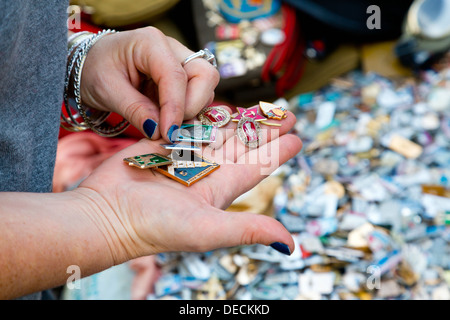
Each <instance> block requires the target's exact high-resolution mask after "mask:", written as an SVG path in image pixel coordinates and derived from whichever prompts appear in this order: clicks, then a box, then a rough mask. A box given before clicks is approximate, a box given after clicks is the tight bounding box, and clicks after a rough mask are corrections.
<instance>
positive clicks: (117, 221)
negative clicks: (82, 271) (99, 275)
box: [70, 187, 142, 266]
mask: <svg viewBox="0 0 450 320" xmlns="http://www.w3.org/2000/svg"><path fill="white" fill-rule="evenodd" d="M70 192H73V194H74V198H75V199H76V202H77V203H78V205H77V206H78V208H79V211H80V214H81V215H82V216H83V217H84V219H85V220H86V224H88V225H89V229H90V230H91V232H92V233H93V234H96V235H97V237H96V240H95V241H96V243H99V244H102V245H100V246H99V249H101V250H102V253H103V254H105V256H107V257H109V261H110V262H109V263H110V266H113V265H118V264H121V263H123V262H126V261H128V260H131V259H133V258H137V257H139V256H141V255H142V253H141V250H140V249H138V248H139V246H138V245H137V242H136V241H135V240H132V239H133V238H136V237H132V235H133V228H132V227H131V224H130V223H129V221H128V219H127V218H125V217H124V216H123V215H122V214H121V213H120V212H117V211H116V210H115V209H113V207H112V205H111V200H106V199H105V198H104V197H103V196H101V195H100V194H99V193H98V192H96V191H95V190H93V189H90V188H86V187H78V188H77V189H75V190H73V191H70Z"/></svg>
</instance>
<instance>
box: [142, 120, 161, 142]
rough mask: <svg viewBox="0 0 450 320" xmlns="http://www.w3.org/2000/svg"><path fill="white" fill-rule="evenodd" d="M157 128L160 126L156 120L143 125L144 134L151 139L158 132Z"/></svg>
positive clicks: (147, 121)
mask: <svg viewBox="0 0 450 320" xmlns="http://www.w3.org/2000/svg"><path fill="white" fill-rule="evenodd" d="M157 126H158V124H157V123H156V122H155V121H154V120H152V119H147V120H145V122H144V125H143V127H144V132H145V134H146V135H147V137H148V138H149V139H151V138H152V136H153V134H154V133H155V131H156V127H157Z"/></svg>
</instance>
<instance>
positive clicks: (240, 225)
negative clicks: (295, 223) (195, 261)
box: [198, 208, 295, 255]
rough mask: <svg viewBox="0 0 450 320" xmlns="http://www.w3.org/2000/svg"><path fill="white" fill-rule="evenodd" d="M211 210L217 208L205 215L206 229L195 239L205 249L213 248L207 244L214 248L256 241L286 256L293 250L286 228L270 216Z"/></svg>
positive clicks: (290, 237) (291, 240)
mask: <svg viewBox="0 0 450 320" xmlns="http://www.w3.org/2000/svg"><path fill="white" fill-rule="evenodd" d="M214 210H217V211H216V214H211V213H210V214H209V216H208V217H209V218H210V219H211V220H212V221H208V226H209V228H208V230H207V231H206V232H204V233H203V235H202V238H201V239H198V240H200V241H199V243H203V244H204V246H206V247H207V248H206V249H207V250H211V249H214V248H208V247H209V246H214V247H215V248H218V247H233V246H239V245H251V244H257V243H258V244H263V245H270V246H271V247H272V248H274V249H275V250H277V251H279V252H281V253H283V254H286V255H290V254H291V253H292V252H293V251H294V249H295V245H294V240H293V239H292V236H291V234H290V233H289V231H287V230H286V228H285V227H284V226H283V225H282V224H281V223H280V222H279V221H277V220H275V219H273V218H271V217H268V216H265V215H260V214H254V213H249V212H227V211H223V210H220V209H215V208H214ZM208 220H209V219H208ZM211 226H212V227H211ZM211 239H214V240H215V241H211ZM202 251H203V250H202Z"/></svg>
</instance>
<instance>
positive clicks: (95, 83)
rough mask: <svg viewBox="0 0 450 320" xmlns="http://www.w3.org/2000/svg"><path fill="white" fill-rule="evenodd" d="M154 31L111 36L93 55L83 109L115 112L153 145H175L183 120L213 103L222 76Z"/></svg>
mask: <svg viewBox="0 0 450 320" xmlns="http://www.w3.org/2000/svg"><path fill="white" fill-rule="evenodd" d="M191 54H193V52H192V51H191V50H189V49H188V48H186V47H185V46H184V45H182V44H181V43H179V42H178V41H177V40H175V39H173V38H170V37H167V36H165V35H164V34H163V33H162V32H161V31H159V30H158V29H156V28H153V27H146V28H142V29H136V30H132V31H125V32H120V33H116V34H111V35H107V36H105V37H103V38H102V39H100V40H99V41H98V42H97V43H96V44H95V45H94V46H93V47H92V48H91V49H90V51H89V53H88V55H87V58H86V62H85V64H84V68H83V73H82V80H81V97H82V101H83V104H84V105H86V106H89V107H93V108H96V109H99V110H105V111H112V112H116V113H118V114H120V115H122V116H123V117H125V118H126V119H127V120H128V121H130V122H131V124H132V125H133V126H135V127H136V128H137V129H139V130H140V131H141V132H142V133H143V134H144V135H145V136H147V137H148V138H151V139H152V140H158V139H160V138H163V139H166V140H167V141H169V140H170V138H171V137H170V135H171V134H172V133H173V131H174V130H176V129H177V128H178V127H179V126H180V125H181V123H182V122H183V120H188V119H192V118H193V117H194V116H195V115H197V114H198V112H199V111H200V110H201V109H202V108H203V107H205V106H207V105H209V104H210V103H211V102H212V101H213V99H214V89H215V87H216V86H217V84H218V82H219V78H220V77H219V73H218V72H217V70H216V69H215V68H214V67H213V66H212V65H211V64H210V63H209V62H208V61H206V60H205V59H194V60H192V61H191V62H189V63H187V64H186V65H185V66H184V67H183V66H182V62H183V61H184V60H185V59H186V57H188V56H189V55H191Z"/></svg>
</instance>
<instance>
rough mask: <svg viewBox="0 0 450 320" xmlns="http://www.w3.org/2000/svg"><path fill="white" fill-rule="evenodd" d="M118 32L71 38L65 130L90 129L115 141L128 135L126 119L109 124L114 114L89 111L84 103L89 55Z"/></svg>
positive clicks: (66, 88)
mask: <svg viewBox="0 0 450 320" xmlns="http://www.w3.org/2000/svg"><path fill="white" fill-rule="evenodd" d="M115 32H116V31H114V30H109V29H108V30H103V31H100V32H98V33H97V34H95V33H91V32H87V31H83V32H78V33H75V34H73V35H71V36H70V37H69V39H68V53H67V71H66V77H65V81H64V106H63V110H62V111H61V127H62V128H64V129H66V130H68V131H84V130H87V129H90V130H92V131H93V132H95V133H97V134H99V135H101V136H104V137H113V136H117V135H119V134H121V133H122V132H124V131H125V130H126V129H127V128H128V126H129V125H130V123H129V122H128V121H127V120H126V119H123V120H122V121H120V122H119V123H117V124H116V125H111V124H109V123H107V122H106V119H107V118H108V117H109V115H110V114H111V112H107V111H99V110H95V109H91V108H88V107H86V106H83V104H82V100H81V73H82V71H83V65H84V62H85V60H86V56H87V54H88V52H89V50H90V49H91V48H92V46H93V45H94V44H95V43H96V42H97V41H98V40H99V39H100V38H102V37H103V36H105V35H108V34H112V33H115ZM67 125H69V126H67Z"/></svg>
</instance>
